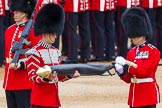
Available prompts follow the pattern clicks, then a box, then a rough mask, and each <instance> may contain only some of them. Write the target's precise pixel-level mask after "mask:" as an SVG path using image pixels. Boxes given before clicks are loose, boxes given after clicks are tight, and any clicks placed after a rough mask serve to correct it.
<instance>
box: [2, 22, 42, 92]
mask: <svg viewBox="0 0 162 108" xmlns="http://www.w3.org/2000/svg"><path fill="white" fill-rule="evenodd" d="M24 27H25V24H21V26H17V25H16V24H13V25H12V26H10V27H9V28H7V29H6V31H5V58H6V63H5V75H4V82H3V88H4V89H5V90H24V89H31V83H30V81H29V78H28V74H27V71H26V70H13V69H9V58H13V57H14V52H12V51H11V48H12V45H13V43H14V41H19V40H20V36H21V33H22V31H23V30H24ZM38 39H39V38H36V37H35V36H34V31H33V29H32V30H31V32H30V34H29V37H28V41H32V42H31V45H30V46H27V45H24V49H26V48H31V47H32V46H34V45H35V44H36V43H37V42H38ZM24 58H25V55H21V56H20V60H23V61H24V62H25V59H24Z"/></svg>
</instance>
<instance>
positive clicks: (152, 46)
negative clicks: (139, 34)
mask: <svg viewBox="0 0 162 108" xmlns="http://www.w3.org/2000/svg"><path fill="white" fill-rule="evenodd" d="M148 47H150V48H151V49H153V48H156V47H155V46H154V45H152V44H148Z"/></svg>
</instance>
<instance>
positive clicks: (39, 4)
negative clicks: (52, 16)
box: [34, 0, 60, 19]
mask: <svg viewBox="0 0 162 108" xmlns="http://www.w3.org/2000/svg"><path fill="white" fill-rule="evenodd" d="M47 3H57V4H59V3H60V2H59V0H38V1H37V5H36V9H35V14H34V19H35V17H36V14H37V13H38V11H39V10H40V8H41V7H42V6H43V5H45V4H47Z"/></svg>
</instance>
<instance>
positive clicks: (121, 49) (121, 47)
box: [114, 7, 128, 57]
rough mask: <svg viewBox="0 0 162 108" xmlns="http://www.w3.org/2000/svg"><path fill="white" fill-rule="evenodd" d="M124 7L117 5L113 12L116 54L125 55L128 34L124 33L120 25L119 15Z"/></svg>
mask: <svg viewBox="0 0 162 108" xmlns="http://www.w3.org/2000/svg"><path fill="white" fill-rule="evenodd" d="M126 9H127V8H126V7H117V9H116V12H117V13H116V14H115V17H114V18H115V30H116V44H117V55H118V56H123V57H126V54H127V51H128V47H127V44H128V36H127V35H126V34H125V33H124V30H123V27H122V25H121V16H122V14H123V13H124V11H125V10H126Z"/></svg>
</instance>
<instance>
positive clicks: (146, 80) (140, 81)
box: [131, 78, 154, 83]
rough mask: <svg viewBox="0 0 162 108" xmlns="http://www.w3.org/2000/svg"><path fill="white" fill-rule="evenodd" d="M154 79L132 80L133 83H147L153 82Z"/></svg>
mask: <svg viewBox="0 0 162 108" xmlns="http://www.w3.org/2000/svg"><path fill="white" fill-rule="evenodd" d="M153 81H154V80H153V79H152V78H131V82H132V83H145V82H153Z"/></svg>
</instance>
